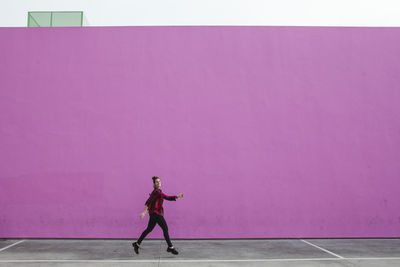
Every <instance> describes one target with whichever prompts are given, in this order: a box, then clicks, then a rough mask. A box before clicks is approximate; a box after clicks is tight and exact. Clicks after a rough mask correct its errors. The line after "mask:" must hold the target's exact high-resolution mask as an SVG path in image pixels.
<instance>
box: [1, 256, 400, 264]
mask: <svg viewBox="0 0 400 267" xmlns="http://www.w3.org/2000/svg"><path fill="white" fill-rule="evenodd" d="M342 260H400V257H382V258H343V257H342V258H299V259H247V260H217V259H215V260H201V259H198V260H162V259H161V260H158V259H154V260H55V259H54V260H51V259H49V260H0V263H1V262H8V263H21V262H26V263H35V262H76V263H79V262H93V263H95V262H97V263H102V262H106V263H107V262H108V263H119V262H176V263H179V262H285V261H342Z"/></svg>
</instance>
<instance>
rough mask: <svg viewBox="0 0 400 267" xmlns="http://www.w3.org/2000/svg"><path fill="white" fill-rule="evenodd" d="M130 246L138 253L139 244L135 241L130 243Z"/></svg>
mask: <svg viewBox="0 0 400 267" xmlns="http://www.w3.org/2000/svg"><path fill="white" fill-rule="evenodd" d="M132 247H133V249H134V250H135V252H136V254H139V246H138V244H137V243H136V242H134V243H132Z"/></svg>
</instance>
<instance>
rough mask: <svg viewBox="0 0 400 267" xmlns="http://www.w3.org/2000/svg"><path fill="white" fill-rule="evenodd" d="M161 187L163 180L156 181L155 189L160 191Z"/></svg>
mask: <svg viewBox="0 0 400 267" xmlns="http://www.w3.org/2000/svg"><path fill="white" fill-rule="evenodd" d="M160 187H161V180H160V179H156V180H155V182H154V188H156V189H159V188H160Z"/></svg>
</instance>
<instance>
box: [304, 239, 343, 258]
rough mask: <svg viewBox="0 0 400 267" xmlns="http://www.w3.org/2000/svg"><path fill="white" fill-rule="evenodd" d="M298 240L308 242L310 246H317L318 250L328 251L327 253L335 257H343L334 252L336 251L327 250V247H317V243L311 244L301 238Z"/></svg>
mask: <svg viewBox="0 0 400 267" xmlns="http://www.w3.org/2000/svg"><path fill="white" fill-rule="evenodd" d="M300 240H301V241H303V242H305V243H307V244H309V245H311V246H313V247H316V248H319V249H320V250H323V251H325V252H327V253H329V254H331V255H333V256H335V257H338V258H341V259H344V258H343V257H342V256H340V255H338V254H336V253H333V252H331V251H329V250H327V249H324V248H321V247H319V246H317V245H314V244H312V243H310V242H308V241H305V240H303V239H300Z"/></svg>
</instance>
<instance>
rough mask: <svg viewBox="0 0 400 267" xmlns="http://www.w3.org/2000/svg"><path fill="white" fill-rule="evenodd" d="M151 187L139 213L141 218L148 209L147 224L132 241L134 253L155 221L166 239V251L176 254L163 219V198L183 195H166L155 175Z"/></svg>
mask: <svg viewBox="0 0 400 267" xmlns="http://www.w3.org/2000/svg"><path fill="white" fill-rule="evenodd" d="M152 179H153V187H154V190H153V192H151V194H150V197H149V198H148V199H147V201H146V203H145V208H144V211H143V213H142V214H140V218H143V217H144V216H145V215H146V212H147V211H149V215H150V219H149V224H148V225H147V229H146V230H144V231H143V233H142V235H141V236H140V238H139V239H138V240H137V241H136V242H134V243H132V246H133V248H134V250H135V252H136V254H139V247H140V244H141V243H142V241H143V239H144V238H145V237H146V236H147V234H148V233H150V232H151V231H152V230H153V229H154V226H156V223H157V224H158V225H159V226H160V227H161V228H162V230H163V232H164V238H165V241H167V244H168V248H167V251H168V252H172V253H173V254H175V255H177V254H178V251H176V249H175V248H174V246H173V245H172V243H171V240H170V239H169V234H168V226H167V222H166V221H165V219H164V216H163V215H164V209H163V206H162V204H163V201H164V199H166V200H174V201H175V200H176V199H177V198H181V197H183V194H179V195H177V196H167V195H166V194H164V193H163V192H162V191H161V189H160V188H161V180H160V178H159V177H157V176H153V178H152Z"/></svg>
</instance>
